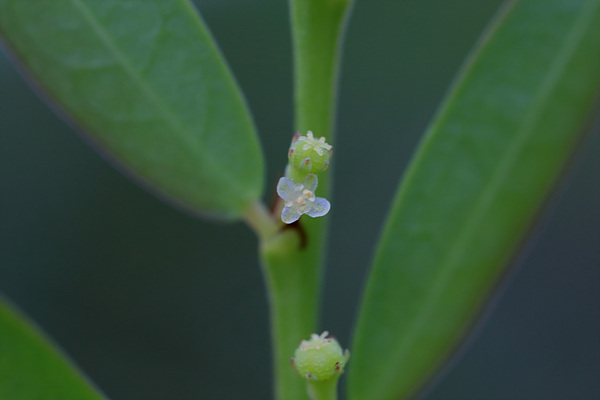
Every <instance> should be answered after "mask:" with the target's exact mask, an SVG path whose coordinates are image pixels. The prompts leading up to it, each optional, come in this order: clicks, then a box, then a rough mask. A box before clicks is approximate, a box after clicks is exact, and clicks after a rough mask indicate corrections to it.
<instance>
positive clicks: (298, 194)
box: [277, 174, 331, 224]
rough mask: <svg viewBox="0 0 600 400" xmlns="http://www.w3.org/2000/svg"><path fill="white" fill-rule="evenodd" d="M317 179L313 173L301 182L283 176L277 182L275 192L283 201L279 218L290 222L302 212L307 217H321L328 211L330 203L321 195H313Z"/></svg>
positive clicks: (317, 182) (295, 219) (296, 218)
mask: <svg viewBox="0 0 600 400" xmlns="http://www.w3.org/2000/svg"><path fill="white" fill-rule="evenodd" d="M318 184H319V180H318V178H317V176H316V175H315V174H308V175H306V177H305V178H304V179H303V180H302V183H296V182H294V181H293V180H291V179H290V178H286V177H283V178H281V179H279V183H278V184H277V194H278V195H279V197H281V198H282V199H283V201H284V207H283V210H282V211H281V220H282V221H283V222H285V223H286V224H291V223H292V222H295V221H297V220H298V218H300V216H301V215H302V214H306V215H308V216H309V217H313V218H315V217H322V216H323V215H325V214H327V213H328V212H329V208H330V207H331V205H330V204H329V202H328V201H327V200H326V199H324V198H322V197H315V189H316V188H317V185H318Z"/></svg>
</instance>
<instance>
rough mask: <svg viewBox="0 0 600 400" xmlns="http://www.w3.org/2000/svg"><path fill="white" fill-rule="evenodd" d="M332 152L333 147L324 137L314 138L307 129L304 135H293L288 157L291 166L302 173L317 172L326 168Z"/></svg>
mask: <svg viewBox="0 0 600 400" xmlns="http://www.w3.org/2000/svg"><path fill="white" fill-rule="evenodd" d="M332 152H333V148H332V147H331V145H330V144H328V143H326V142H325V138H324V137H321V138H319V139H316V138H315V137H314V136H313V133H312V132H311V131H308V132H307V133H306V136H299V134H298V133H296V135H294V138H293V140H292V145H291V146H290V151H289V153H288V159H289V161H290V165H291V166H292V167H294V168H296V169H299V170H301V171H303V172H304V173H317V172H321V171H325V170H326V169H327V167H328V166H329V158H330V157H331V153H332Z"/></svg>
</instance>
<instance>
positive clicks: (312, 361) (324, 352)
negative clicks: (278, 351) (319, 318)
mask: <svg viewBox="0 0 600 400" xmlns="http://www.w3.org/2000/svg"><path fill="white" fill-rule="evenodd" d="M328 335H329V332H327V331H325V332H323V333H322V334H321V335H317V334H316V333H313V334H312V335H310V340H303V341H302V342H300V346H299V347H298V348H297V349H296V352H295V353H294V358H292V365H293V367H294V369H295V370H296V372H298V374H300V376H302V377H303V378H304V379H306V380H307V381H309V382H311V381H321V382H324V381H328V380H330V379H332V378H334V379H337V378H338V377H339V375H340V374H341V373H342V372H344V366H345V365H346V363H347V362H348V358H350V353H349V352H348V350H346V351H342V347H341V346H340V344H339V343H338V342H337V340H335V339H334V338H328V337H327V336H328Z"/></svg>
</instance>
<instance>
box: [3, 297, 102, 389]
mask: <svg viewBox="0 0 600 400" xmlns="http://www.w3.org/2000/svg"><path fill="white" fill-rule="evenodd" d="M0 399H3V400H38V399H39V400H42V399H61V400H102V399H104V397H103V396H101V395H100V394H99V393H98V392H97V391H96V390H95V389H94V388H93V387H92V385H91V384H90V383H89V382H87V381H86V379H85V378H84V377H83V376H81V374H79V373H78V372H77V371H76V370H75V368H73V366H71V365H70V364H69V363H68V362H67V361H66V359H65V358H64V356H63V355H61V354H60V353H59V352H58V351H57V350H56V349H55V348H54V346H53V345H52V344H51V343H50V342H49V341H48V340H47V339H46V338H44V337H43V335H41V334H40V333H39V332H38V331H37V330H36V329H35V328H34V327H32V326H31V325H30V324H28V323H27V322H25V320H24V319H23V317H22V316H20V315H19V314H18V313H17V312H16V311H15V310H13V309H11V308H10V307H9V306H8V305H6V304H5V303H4V302H2V301H1V299H0Z"/></svg>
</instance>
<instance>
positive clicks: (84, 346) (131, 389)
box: [0, 0, 600, 400]
mask: <svg viewBox="0 0 600 400" xmlns="http://www.w3.org/2000/svg"><path fill="white" fill-rule="evenodd" d="M499 5H500V1H497V0H494V1H491V0H490V1H467V0H457V1H452V2H449V1H446V0H422V1H416V0H412V1H411V0H406V1H398V0H397V1H389V0H388V1H386V0H370V1H364V0H358V1H357V3H356V5H355V9H354V13H353V16H352V19H351V21H350V23H349V26H348V34H347V38H346V45H345V51H344V59H343V61H344V62H343V68H342V73H341V90H340V102H339V115H338V136H337V143H336V153H335V160H334V173H335V175H336V176H335V178H336V180H335V187H334V191H335V193H334V201H333V204H334V207H333V209H332V213H331V216H330V218H331V231H330V233H331V235H330V247H329V253H328V257H327V259H328V263H329V267H328V270H327V274H326V282H325V288H324V292H323V312H322V323H321V328H322V329H327V330H329V331H330V332H331V333H332V334H334V335H335V336H337V337H338V339H339V340H340V342H341V343H342V345H344V346H349V345H350V340H351V335H352V325H353V322H354V319H355V316H356V311H357V304H358V299H359V296H360V292H361V290H362V285H363V281H364V278H365V276H366V273H367V266H368V264H369V260H370V258H371V256H372V252H373V248H374V246H375V243H376V238H377V236H378V234H379V230H380V227H381V224H382V222H383V220H384V217H385V213H386V210H387V208H388V206H389V204H390V202H391V199H392V196H393V193H394V191H395V188H396V185H397V183H398V181H399V179H400V177H401V174H402V171H403V170H404V168H405V166H406V164H407V162H408V160H409V158H410V155H411V153H412V152H413V151H414V149H415V147H416V145H417V144H418V141H419V138H420V137H421V134H422V133H423V131H424V130H425V129H426V127H427V124H428V122H429V121H430V120H431V118H432V116H433V114H434V112H435V110H436V107H437V106H438V105H439V103H440V102H441V100H442V99H443V96H444V94H445V91H446V90H447V89H448V87H449V85H450V83H451V81H452V79H453V77H454V76H455V74H456V72H457V70H458V68H459V67H460V65H461V64H462V62H463V60H464V59H465V57H466V56H467V55H468V53H469V51H470V49H471V48H472V47H473V45H474V43H475V42H476V40H477V38H478V36H479V34H480V33H481V32H482V30H483V29H484V27H485V26H486V25H487V23H488V22H489V20H490V18H491V17H492V16H493V14H494V13H495V11H496V10H497V8H498V6H499ZM197 6H198V7H199V9H200V11H201V12H202V14H203V17H204V19H205V20H206V22H207V23H208V25H209V27H210V29H211V30H212V31H213V33H214V35H215V37H216V38H217V40H218V42H219V44H220V46H221V48H222V50H223V52H224V54H225V56H226V58H227V60H228V62H229V63H230V65H231V67H232V69H233V71H234V72H235V74H236V76H237V79H238V82H239V84H240V85H241V87H242V88H243V90H244V92H245V95H246V97H247V99H248V102H249V104H250V107H251V109H252V112H253V114H254V117H255V121H256V124H257V126H258V129H259V132H260V135H261V141H262V144H263V148H264V151H265V154H266V156H267V158H268V170H267V174H268V175H267V178H268V186H267V187H268V188H269V189H268V192H267V193H266V196H265V197H266V199H267V201H268V200H269V199H270V197H271V193H270V190H271V189H270V188H273V185H274V184H275V180H276V178H277V177H278V175H279V174H280V173H281V171H282V169H283V168H284V164H285V162H286V151H287V148H288V145H289V140H290V137H291V135H292V133H293V122H292V102H291V99H292V86H291V76H292V70H291V62H292V59H291V48H290V36H289V28H288V10H287V2H285V1H283V0H278V1H275V0H262V1H240V0H199V1H197ZM358 149H360V153H359V152H358V151H357V150H358ZM598 154H600V129H599V128H598V124H596V125H595V127H593V128H592V129H591V130H590V137H589V139H588V140H587V141H586V142H585V143H584V144H583V145H582V148H581V151H580V153H579V155H578V157H576V159H575V160H574V162H573V165H572V168H571V169H570V170H569V171H568V173H567V176H566V180H565V181H564V182H563V183H562V184H561V185H560V187H559V188H558V190H557V192H556V195H555V196H554V197H553V199H552V200H551V201H550V203H549V205H548V207H547V209H546V212H545V213H544V215H543V217H542V219H541V221H540V224H539V226H538V228H537V229H536V230H535V231H534V234H533V236H532V238H531V239H530V240H529V241H528V242H527V243H526V245H525V247H524V250H523V252H522V253H521V255H520V256H519V257H518V259H517V262H516V265H515V266H514V267H513V268H512V270H511V273H510V274H509V276H508V278H507V279H506V280H505V282H504V283H503V285H502V286H501V290H500V293H499V294H498V295H497V296H496V297H495V300H494V305H493V306H492V307H490V309H489V310H488V312H487V313H486V315H485V317H484V318H483V319H482V322H481V323H480V324H479V328H478V329H477V333H476V334H474V335H472V337H471V339H470V340H469V341H468V344H467V345H466V346H464V348H463V349H462V351H461V352H460V355H459V356H458V357H456V358H455V359H454V360H453V362H451V363H450V365H449V366H448V367H447V368H446V369H445V370H444V372H443V373H442V374H440V376H438V379H436V381H435V384H434V385H432V386H431V387H430V388H429V389H428V390H427V391H426V392H425V393H423V394H422V396H421V399H422V400H442V399H457V400H458V399H460V400H467V399H468V400H480V399H517V400H519V399H590V400H591V399H598V398H600V380H598V376H600V290H599V282H600V207H599V206H598V205H599V204H600V184H599V183H600V179H599V178H598V172H599V171H600V159H599V157H598ZM365 159H367V160H369V161H368V165H367V164H366V163H365V161H364V160H365ZM366 182H367V184H365V183H366ZM368 182H372V184H368ZM357 186H358V187H360V190H356V188H357ZM342 199H343V201H342ZM336 200H337V201H336ZM358 227H360V229H357V228H358ZM358 230H359V231H360V232H357V231H358ZM256 244H257V243H256V238H255V237H254V235H253V234H252V232H251V231H250V230H249V229H248V228H247V227H246V226H244V225H243V224H241V223H235V224H215V223H212V222H210V221H203V220H197V219H193V218H191V217H189V216H187V215H184V214H182V213H181V212H179V211H177V210H174V209H172V208H171V207H170V206H168V205H166V204H164V203H162V202H160V201H159V200H157V199H156V198H155V197H153V196H152V195H149V194H148V193H146V192H144V191H143V190H141V189H139V188H138V187H137V186H135V185H134V184H132V183H131V182H129V181H128V180H126V179H125V178H124V177H123V176H122V175H120V174H119V173H118V172H116V171H115V170H114V169H113V168H112V167H111V166H109V165H108V164H106V163H105V162H104V160H102V159H101V158H100V157H99V156H98V155H97V154H96V153H95V152H94V151H93V150H92V149H90V148H89V147H88V146H87V145H86V144H84V142H83V141H82V140H81V138H80V137H78V136H77V134H75V133H74V132H73V131H72V129H71V128H70V127H69V126H67V125H66V124H65V123H64V122H62V121H61V120H60V119H58V118H57V117H56V115H54V114H53V113H52V112H51V111H50V110H49V109H48V107H47V106H46V105H45V104H44V103H42V102H41V101H40V100H39V99H38V98H37V96H36V95H35V93H33V92H32V91H31V89H30V88H29V87H28V86H27V84H26V83H25V82H24V81H23V79H22V78H21V77H20V76H19V74H18V72H16V70H15V69H14V67H13V66H11V65H10V64H9V62H8V60H7V58H6V56H5V54H3V53H0V292H2V293H3V294H4V295H5V296H7V297H8V298H9V299H10V300H11V301H12V302H14V303H15V304H16V305H18V306H19V307H20V308H21V309H22V310H23V311H24V312H25V313H27V314H28V315H29V316H30V317H31V318H32V319H33V320H34V321H36V323H38V324H39V326H40V327H41V328H42V329H43V330H44V331H45V332H47V333H48V334H49V336H50V337H51V338H53V340H55V341H56V342H57V343H58V344H59V345H60V346H61V347H62V348H63V349H64V350H65V351H66V352H67V353H68V354H69V355H70V357H71V358H72V359H73V360H74V361H75V362H76V363H77V364H78V365H79V366H81V368H82V369H83V370H84V371H85V372H86V373H87V374H88V375H89V376H90V377H91V379H92V380H93V381H94V382H96V383H97V385H98V386H99V387H100V388H102V390H103V391H104V392H105V393H106V394H107V395H108V396H109V397H110V398H112V399H115V400H118V399H147V400H159V399H178V400H187V399H267V398H270V397H271V371H270V357H271V356H270V350H269V330H268V315H267V302H266V296H265V293H264V287H263V283H262V277H261V272H260V267H259V265H258V263H257V261H256V258H257V257H256V255H257V254H256V253H257V251H256ZM351 366H352V360H350V364H349V367H350V368H351Z"/></svg>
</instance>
